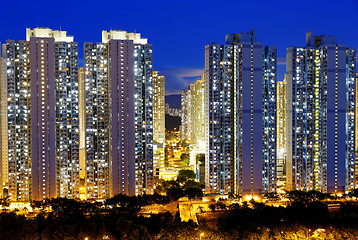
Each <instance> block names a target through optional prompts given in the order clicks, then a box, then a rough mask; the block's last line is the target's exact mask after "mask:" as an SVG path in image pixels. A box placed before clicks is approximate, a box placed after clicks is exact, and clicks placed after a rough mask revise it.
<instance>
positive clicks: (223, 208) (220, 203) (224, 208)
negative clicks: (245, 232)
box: [216, 201, 226, 211]
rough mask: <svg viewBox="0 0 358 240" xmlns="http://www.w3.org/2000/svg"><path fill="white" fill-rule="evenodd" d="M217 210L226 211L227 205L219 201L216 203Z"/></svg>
mask: <svg viewBox="0 0 358 240" xmlns="http://www.w3.org/2000/svg"><path fill="white" fill-rule="evenodd" d="M216 208H218V209H220V210H221V211H224V210H226V205H225V203H223V202H222V201H218V202H217V203H216Z"/></svg>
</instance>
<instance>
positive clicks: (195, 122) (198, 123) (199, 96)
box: [188, 75, 206, 173]
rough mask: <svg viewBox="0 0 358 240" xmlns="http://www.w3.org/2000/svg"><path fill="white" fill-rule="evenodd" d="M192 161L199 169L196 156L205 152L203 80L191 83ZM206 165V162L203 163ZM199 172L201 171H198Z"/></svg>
mask: <svg viewBox="0 0 358 240" xmlns="http://www.w3.org/2000/svg"><path fill="white" fill-rule="evenodd" d="M189 98H190V104H189V105H190V110H189V111H190V113H189V114H188V115H189V116H190V121H189V123H190V126H189V131H190V145H191V147H190V161H189V164H190V165H191V166H193V167H194V166H195V167H196V169H197V170H199V167H200V166H199V163H197V162H196V158H197V156H198V155H199V154H205V151H206V150H205V81H204V75H203V76H202V79H201V80H198V81H196V82H195V83H193V84H190V97H189ZM202 165H204V163H203V164H202ZM197 172H198V173H199V171H197Z"/></svg>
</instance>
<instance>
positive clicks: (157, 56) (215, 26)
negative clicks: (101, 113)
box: [0, 0, 358, 94]
mask: <svg viewBox="0 0 358 240" xmlns="http://www.w3.org/2000/svg"><path fill="white" fill-rule="evenodd" d="M0 9H1V11H0V12H1V13H0V16H1V21H0V42H4V41H6V40H7V39H14V40H23V39H25V28H26V27H31V28H34V27H50V28H53V29H59V28H60V27H61V28H62V30H66V31H67V32H68V34H69V35H73V36H74V37H75V41H77V42H79V47H80V48H79V50H80V53H79V54H80V58H82V57H83V43H84V42H85V41H87V42H100V41H101V31H102V30H110V29H121V30H126V31H136V32H139V33H141V34H142V36H143V37H145V38H148V39H149V43H152V44H153V49H154V69H155V70H159V71H160V72H161V74H165V75H166V92H167V94H175V93H179V92H180V89H182V88H186V87H187V85H189V84H190V83H192V82H195V81H196V80H197V79H199V78H200V75H201V73H202V72H203V70H204V66H205V63H204V47H205V45H206V44H208V43H210V42H218V43H224V40H225V34H227V33H232V32H247V31H249V30H250V29H252V28H255V29H256V30H257V35H258V40H259V41H262V42H263V43H264V44H265V45H275V46H277V47H278V57H279V58H278V62H279V67H278V80H282V78H283V76H284V72H285V65H284V64H285V49H286V47H288V46H290V45H292V46H293V45H301V46H303V45H304V44H305V33H306V32H307V31H312V30H313V31H315V33H316V34H317V35H324V34H327V35H334V36H336V37H337V38H338V41H339V42H340V43H344V44H346V45H348V46H350V47H354V48H358V0H339V1H337V0H299V1H292V0H291V1H290V0H286V1H282V0H256V1H255V0H246V1H243V0H226V1H212V0H206V1H197V0H190V1H189V0H181V1H176V0H172V1H167V0H166V1H160V0H157V1H143V0H136V1H123V0H116V1H93V0H87V1H73V0H72V1H69V0H62V1H44V0H42V1H36V0H33V1H21V0H20V1H16V2H14V1H5V0H0ZM81 62H82V61H81Z"/></svg>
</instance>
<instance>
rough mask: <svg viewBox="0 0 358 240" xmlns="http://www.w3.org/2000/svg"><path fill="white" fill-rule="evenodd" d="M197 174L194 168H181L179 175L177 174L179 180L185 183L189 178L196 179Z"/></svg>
mask: <svg viewBox="0 0 358 240" xmlns="http://www.w3.org/2000/svg"><path fill="white" fill-rule="evenodd" d="M195 178H196V174H195V173H194V171H193V170H186V169H182V170H179V173H178V176H177V182H178V183H185V182H186V181H188V180H195Z"/></svg>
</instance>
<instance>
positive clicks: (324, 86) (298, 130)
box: [286, 32, 356, 192]
mask: <svg viewBox="0 0 358 240" xmlns="http://www.w3.org/2000/svg"><path fill="white" fill-rule="evenodd" d="M355 74H356V51H355V50H354V49H352V48H348V47H346V46H345V45H342V44H338V43H337V39H336V38H335V37H333V36H314V35H313V32H309V33H307V34H306V47H289V48H288V49H287V82H286V101H287V102H286V104H287V105H286V111H287V116H286V124H287V126H286V138H287V142H286V148H287V150H286V188H287V189H288V190H292V189H296V190H305V191H308V190H318V191H322V192H327V191H328V192H331V191H335V192H337V191H341V190H343V189H340V187H341V186H342V188H343V186H345V189H346V190H351V189H353V188H354V181H355V118H356V117H355V101H356V99H355V87H356V82H355V81H356V79H355Z"/></svg>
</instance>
